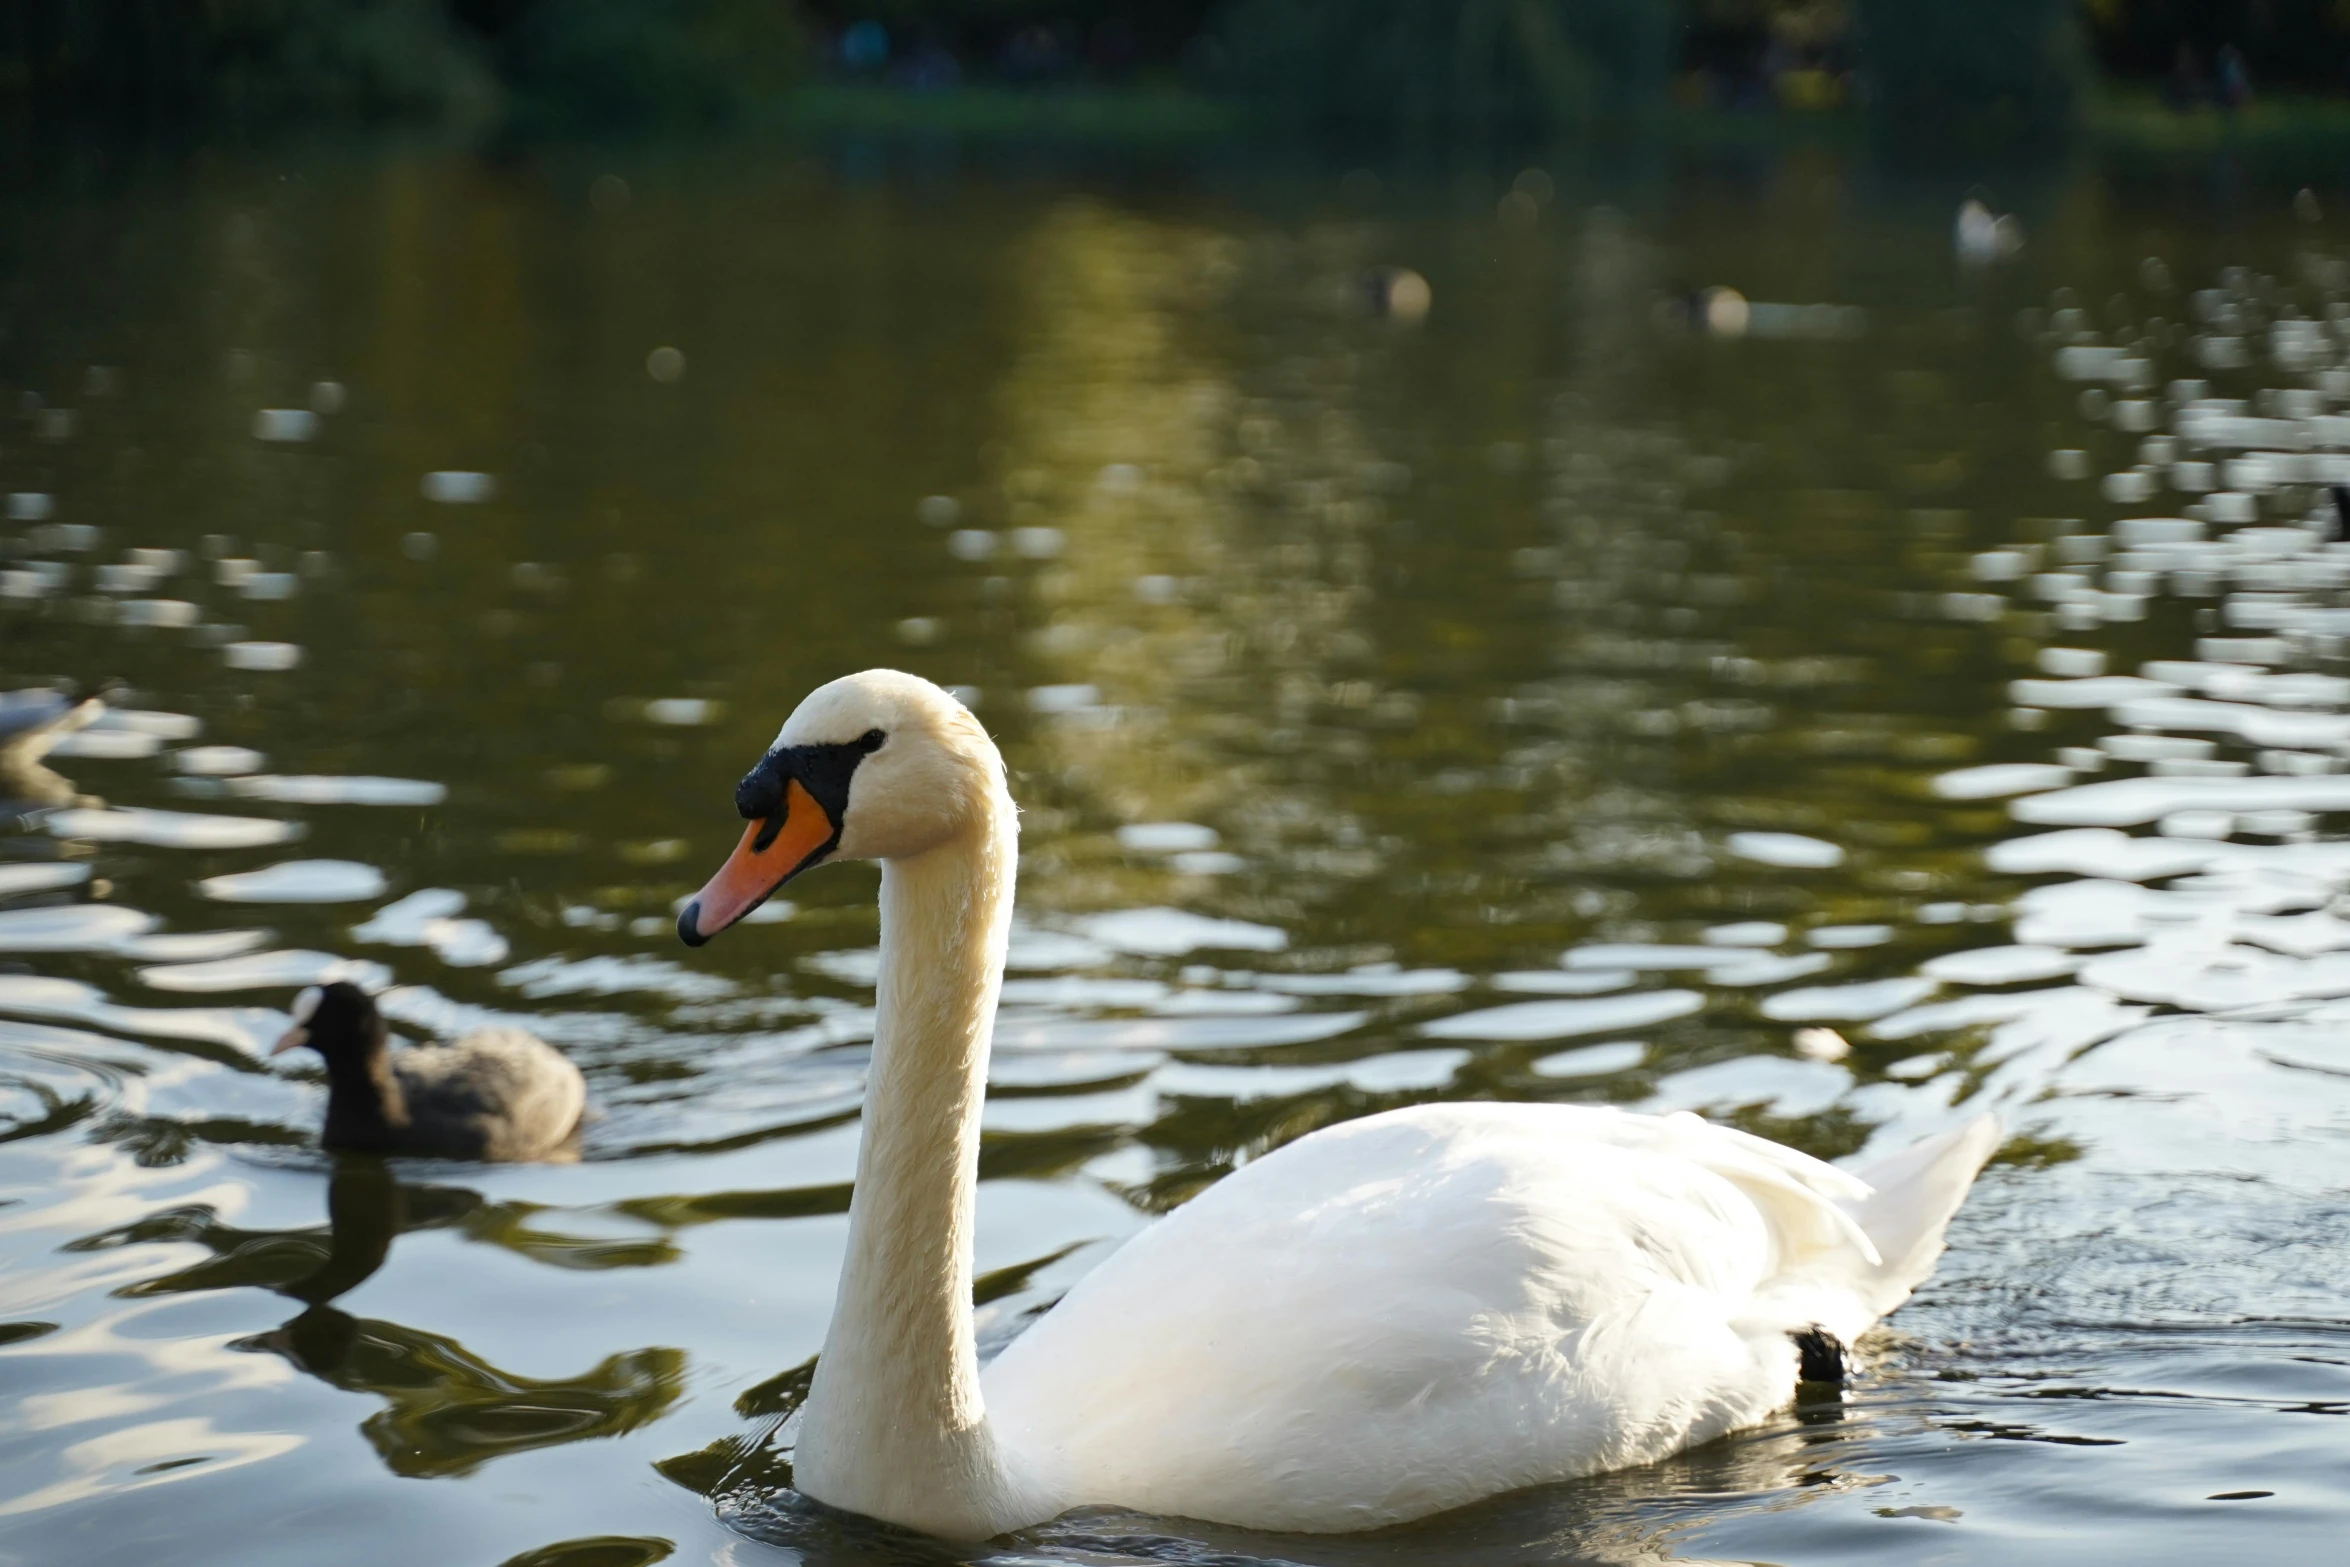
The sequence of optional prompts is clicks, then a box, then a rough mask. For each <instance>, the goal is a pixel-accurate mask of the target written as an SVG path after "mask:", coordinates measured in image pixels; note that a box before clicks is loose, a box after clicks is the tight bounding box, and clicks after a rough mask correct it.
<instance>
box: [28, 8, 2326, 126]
mask: <svg viewBox="0 0 2350 1567" xmlns="http://www.w3.org/2000/svg"><path fill="white" fill-rule="evenodd" d="M2346 63H2350V0H6V3H5V4H0V114H6V113H10V112H13V113H14V114H15V115H17V116H18V117H19V118H24V117H28V116H31V117H48V116H53V115H58V114H75V115H99V116H105V117H109V118H115V119H123V120H137V121H176V120H189V119H196V118H204V117H234V118H267V117H271V116H293V115H302V116H314V115H317V114H320V113H322V112H324V113H332V114H343V115H349V116H356V117H369V118H380V117H392V116H407V117H417V118H430V117H440V118H450V117H455V118H462V119H474V120H480V119H492V120H496V119H507V120H519V121H522V122H525V123H531V122H538V123H554V124H561V125H570V126H597V127H601V126H620V125H627V124H632V123H643V122H648V121H650V122H672V123H674V122H695V121H740V120H751V119H756V118H757V117H758V116H759V114H760V113H761V112H762V109H763V108H765V107H767V106H770V105H772V104H773V103H774V102H776V101H777V100H778V99H779V98H780V97H781V96H782V95H783V94H784V93H786V92H787V91H788V89H790V88H791V87H793V86H795V85H799V84H805V83H809V82H823V81H850V82H871V83H876V84H890V85H895V86H898V87H901V88H905V89H908V90H924V89H935V88H940V87H946V86H951V85H955V84H959V83H987V84H994V85H1002V86H1012V87H1042V86H1051V85H1056V84H1061V85H1069V84H1088V85H1094V86H1103V87H1124V86H1128V85H1133V84H1137V83H1141V84H1153V83H1160V84H1165V83H1180V84H1183V85H1186V86H1189V87H1190V88H1192V89H1194V90H1198V91H1203V92H1209V93H1214V94H1218V95H1224V96H1229V97H1233V98H1237V99H1240V100H1242V101H1245V102H1247V103H1250V104H1252V105H1254V106H1255V107H1257V108H1259V109H1260V110H1262V111H1263V112H1264V114H1265V115H1266V116H1267V117H1270V118H1273V119H1277V120H1282V121H1287V122H1291V123H1294V124H1299V125H1314V126H1322V127H1328V126H1333V125H1342V126H1352V127H1358V128H1385V129H1390V130H1397V131H1403V132H1422V131H1445V132H1453V131H1460V130H1464V129H1465V130H1471V131H1474V130H1480V129H1508V130H1536V131H1550V130H1558V129H1561V128H1570V127H1573V126H1577V125H1581V124H1586V123H1589V122H1593V121H1597V120H1604V119H1616V118H1622V117H1626V116H1638V115H1641V114H1643V113H1646V112H1648V111H1650V110H1652V109H1654V108H1657V107H1660V106H1662V105H1664V104H1667V103H1669V102H1673V101H1675V100H1676V99H1677V100H1678V101H1680V102H1681V103H1682V104H1684V105H1699V104H1702V105H1709V106H1714V107H1723V108H1731V109H1745V108H1755V107H1776V108H1782V109H1791V110H1806V109H1821V108H1833V107H1836V106H1839V105H1842V104H1845V103H1859V104H1862V105H1865V106H1866V107H1868V108H1869V109H1870V110H1871V112H1872V113H1873V114H1874V115H1875V117H1876V118H1878V119H1880V120H1882V121H1885V122H1887V123H1889V124H1893V125H1896V126H1899V125H1911V126H1916V127H1921V128H1922V127H1947V126H1949V125H1952V124H1957V123H1962V122H1963V123H1972V124H1988V125H1990V126H1992V127H1993V128H1994V129H1997V130H2002V131H2004V132H2007V133H2013V134H2019V135H2020V134H2030V133H2034V132H2038V131H2046V130H2050V129H2053V128H2057V127H2060V126H2061V125H2063V124H2064V123H2065V122H2066V121H2067V120H2068V119H2069V118H2070V116H2071V112H2072V108H2073V104H2074V102H2075V99H2076V97H2077V94H2078V91H2079V88H2080V86H2081V84H2082V83H2083V81H2084V80H2085V79H2086V78H2087V76H2088V75H2089V74H2090V73H2092V72H2095V71H2098V70H2103V71H2106V72H2108V73H2114V74H2120V75H2126V76H2135V77H2141V78H2144V79H2147V80H2149V81H2153V82H2160V83H2163V84H2164V85H2165V90H2166V92H2170V93H2171V94H2172V95H2173V97H2174V99H2175V100H2176V101H2178V102H2179V103H2180V104H2181V106H2182V107H2184V106H2188V105H2189V104H2193V103H2201V102H2204V101H2214V102H2219V103H2221V104H2222V105H2223V106H2233V105H2234V104H2235V103H2236V102H2237V101H2240V98H2241V96H2243V95H2244V94H2247V93H2248V92H2249V91H2251V90H2252V89H2253V87H2254V85H2255V84H2260V83H2265V82H2269V81H2274V82H2278V83H2290V84H2295V85H2301V86H2312V87H2314V86H2322V87H2327V88H2340V87H2344V86H2350V80H2346V79H2345V66H2346Z"/></svg>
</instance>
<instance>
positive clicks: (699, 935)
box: [677, 778, 840, 947]
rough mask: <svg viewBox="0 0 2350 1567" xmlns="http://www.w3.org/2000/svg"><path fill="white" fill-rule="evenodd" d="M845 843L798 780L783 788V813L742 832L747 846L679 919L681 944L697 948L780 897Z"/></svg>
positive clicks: (739, 846) (742, 846) (737, 849)
mask: <svg viewBox="0 0 2350 1567" xmlns="http://www.w3.org/2000/svg"><path fill="white" fill-rule="evenodd" d="M839 841H840V826H839V824H838V823H836V822H835V821H833V819H832V818H831V817H830V816H829V815H827V814H826V813H825V810H824V807H823V806H821V805H818V804H817V803H816V797H815V796H814V795H812V794H810V793H809V792H808V790H807V786H806V785H804V784H802V783H801V782H800V781H799V780H798V779H797V778H793V779H790V780H788V781H787V782H786V783H785V785H784V792H783V808H782V809H781V810H779V811H777V812H776V813H775V814H774V815H772V816H770V817H767V818H766V819H765V820H763V821H755V822H753V823H751V825H750V826H748V827H746V828H744V829H743V840H742V842H740V843H738V844H736V845H735V846H734V853H732V854H730V855H728V856H727V857H726V863H725V864H724V865H721V866H719V867H718V874H717V875H715V876H713V877H711V878H710V880H709V882H708V883H707V884H706V885H705V886H704V887H703V888H702V890H701V891H700V892H698V893H696V894H694V899H693V901H692V902H691V903H688V904H687V905H686V906H685V908H684V909H683V910H682V911H680V912H679V914H678V916H677V939H678V940H680V941H682V942H684V943H685V944H686V945H687V946H689V947H698V946H700V945H701V944H702V943H703V942H705V941H708V940H709V939H710V938H711V937H712V936H715V935H717V934H718V933H719V932H720V931H722V930H724V929H726V927H727V926H729V925H732V924H733V923H734V922H735V921H736V920H739V919H741V918H742V917H743V916H744V915H746V914H748V913H750V912H751V910H753V909H755V908H757V907H758V906H759V905H760V904H762V903H765V902H766V901H767V900H768V899H769V898H771V897H773V896H775V893H776V890H777V889H778V888H780V887H781V886H782V885H783V884H784V883H785V882H787V881H790V880H791V879H792V878H793V877H794V876H797V875H798V874H799V873H800V872H802V871H804V870H806V869H807V868H808V867H809V866H811V865H813V864H815V863H816V862H817V861H818V860H820V859H822V858H823V857H824V856H825V855H826V854H827V853H828V852H830V850H831V848H832V846H833V845H834V844H836V843H838V842H839Z"/></svg>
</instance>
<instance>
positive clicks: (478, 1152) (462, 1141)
mask: <svg viewBox="0 0 2350 1567" xmlns="http://www.w3.org/2000/svg"><path fill="white" fill-rule="evenodd" d="M303 1045H306V1046H308V1047H309V1048H310V1049H313V1050H315V1051H317V1052H318V1053H319V1055H320V1056H321V1057H322V1058H324V1060H325V1061H326V1076H327V1099H326V1131H325V1136H324V1141H325V1143H326V1146H328V1147H329V1148H339V1149H349V1150H352V1151H354V1152H359V1153H379V1154H411V1155H420V1156H426V1157H432V1158H441V1159H488V1160H529V1159H546V1158H550V1157H557V1156H560V1155H562V1154H563V1153H565V1152H567V1151H568V1150H569V1145H570V1142H571V1138H572V1134H573V1133H575V1132H576V1131H577V1130H578V1129H579V1120H580V1115H581V1113H582V1112H583V1111H584V1110H585V1109H586V1107H587V1084H586V1083H585V1081H584V1080H583V1079H582V1078H581V1077H580V1075H579V1068H577V1067H575V1066H573V1065H572V1064H571V1063H570V1062H569V1061H568V1060H566V1059H565V1058H564V1057H563V1055H562V1053H561V1052H559V1051H557V1050H555V1049H554V1048H553V1047H552V1046H550V1045H547V1044H546V1043H544V1042H543V1041H541V1040H538V1039H535V1038H533V1037H532V1036H530V1035H529V1034H526V1033H524V1032H522V1031H521V1030H520V1029H511V1028H494V1029H483V1030H481V1031H479V1032H477V1033H472V1034H468V1035H466V1036H465V1037H464V1038H462V1039H460V1040H458V1041H456V1042H455V1043H453V1044H446V1045H427V1046H424V1047H421V1048H418V1049H414V1050H403V1051H400V1052H399V1053H397V1054H394V1053H393V1051H392V1049H391V1037H390V1031H389V1030H387V1029H386V1028H385V1027H384V1022H383V1017H382V1015H381V1014H380V1013H378V1012H377V1010H376V1007H375V1002H374V1001H373V1000H372V999H370V998H369V996H368V995H367V993H366V992H365V991H363V990H361V989H359V987H358V986H356V985H349V984H341V983H338V984H333V985H326V986H322V987H316V988H315V989H313V990H306V991H304V992H303V993H302V995H301V996H300V997H299V998H298V999H297V1000H296V1001H295V1004H294V1027H293V1029H292V1030H291V1031H290V1032H289V1033H288V1034H287V1035H286V1037H285V1038H284V1039H282V1040H280V1041H279V1042H278V1049H279V1050H288V1049H292V1048H295V1047H296V1046H303Z"/></svg>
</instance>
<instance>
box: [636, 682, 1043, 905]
mask: <svg viewBox="0 0 2350 1567" xmlns="http://www.w3.org/2000/svg"><path fill="white" fill-rule="evenodd" d="M1003 790H1004V764H1003V758H1002V757H1000V756H999V755H997V754H996V748H995V742H994V741H992V740H990V739H988V737H987V731H986V730H985V729H982V728H981V727H980V726H979V720H978V719H976V718H973V717H972V716H971V710H970V709H969V708H967V707H965V706H964V705H963V704H962V703H960V702H958V701H956V700H955V699H954V698H953V697H951V696H949V695H947V693H946V692H944V691H942V690H940V689H939V688H938V687H937V686H934V685H932V684H931V683H930V682H929V681H927V680H924V679H921V678H920V677H919V676H915V675H905V674H900V673H898V671H896V670H894V669H868V670H866V671H865V672H864V673H863V674H860V675H845V676H843V677H842V678H840V679H838V680H835V681H833V682H832V683H831V684H830V685H826V686H819V687H818V688H817V689H816V690H814V691H812V692H810V693H809V695H808V697H807V699H806V700H805V701H803V702H801V703H800V705H799V707H798V709H797V710H795V711H794V712H793V713H792V715H791V717H790V718H788V719H786V720H784V725H783V729H782V731H781V732H780V733H778V734H777V735H776V737H775V743H774V744H773V745H771V746H769V747H768V748H767V754H766V755H764V756H762V757H760V758H759V761H758V765H757V766H755V767H753V768H752V769H751V770H750V771H749V772H748V773H746V774H744V775H743V781H742V782H741V783H739V784H737V785H736V786H735V790H734V808H735V810H736V812H737V813H738V814H740V815H741V816H742V817H743V819H744V820H745V821H747V822H749V823H750V825H749V826H748V827H746V828H745V829H744V830H743V836H742V842H740V843H738V844H737V845H735V850H734V853H733V854H732V855H731V856H729V857H728V859H727V861H726V863H725V864H724V865H722V866H720V867H719V868H718V874H717V875H715V876H713V877H711V878H710V881H709V884H708V885H707V886H705V887H703V888H702V890H701V891H700V892H699V893H697V894H696V895H695V896H694V899H693V901H692V902H690V903H688V904H687V905H686V906H685V909H684V911H683V912H682V913H680V914H679V915H678V916H677V934H678V938H679V939H680V940H682V941H683V942H684V943H685V944H686V945H687V946H689V947H698V946H700V945H701V944H702V943H703V942H705V941H708V940H709V939H710V938H711V937H712V936H715V935H717V934H718V933H719V932H720V931H722V930H724V929H726V927H727V926H729V925H732V924H733V923H734V922H735V921H736V920H739V919H741V918H742V917H743V916H744V915H746V914H748V913H750V912H751V910H753V909H755V908H757V907H758V906H759V905H760V904H762V903H764V902H766V901H767V900H768V899H769V898H771V897H773V896H774V895H775V892H776V890H777V889H778V888H780V887H781V886H782V885H783V884H784V883H785V882H787V881H790V880H791V879H792V878H793V877H794V876H797V875H798V874H799V873H800V872H802V871H804V870H806V869H807V868H808V867H810V866H811V865H816V864H820V863H821V862H823V861H825V860H894V859H903V858H906V857H908V856H911V855H916V854H921V853H924V852H926V851H928V850H930V849H935V848H937V847H938V846H939V845H941V844H943V843H946V842H948V841H949V840H950V839H953V838H956V837H959V836H961V835H963V834H965V833H969V832H972V831H974V830H976V829H978V828H980V827H981V826H982V825H983V824H985V823H986V822H987V821H989V820H990V818H991V813H992V812H993V811H994V810H995V809H996V807H997V805H998V802H999V801H1000V800H1001V799H1002V798H1003Z"/></svg>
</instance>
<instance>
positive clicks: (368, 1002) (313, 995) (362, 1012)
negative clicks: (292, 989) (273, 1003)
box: [270, 980, 384, 1066]
mask: <svg viewBox="0 0 2350 1567" xmlns="http://www.w3.org/2000/svg"><path fill="white" fill-rule="evenodd" d="M293 1010H294V1026H293V1027H292V1028H289V1029H287V1030H286V1031H285V1034H284V1036H283V1037H282V1038H280V1039H279V1040H278V1042H277V1048H276V1049H274V1050H272V1051H270V1054H271V1055H273V1056H275V1055H283V1054H285V1052H287V1051H289V1050H292V1049H295V1048H297V1047H299V1046H303V1045H307V1046H309V1047H310V1048H311V1049H312V1050H315V1051H317V1052H318V1053H319V1054H320V1055H322V1056H324V1057H326V1059H327V1063H328V1064H329V1065H330V1066H331V1065H333V1064H334V1063H336V1062H339V1061H364V1060H366V1059H367V1058H368V1057H369V1056H370V1055H373V1054H374V1053H375V1052H376V1051H378V1050H380V1049H382V1048H383V1046H384V1020H383V1014H382V1013H380V1012H378V1011H376V1009H375V1001H374V998H372V997H371V996H369V995H368V994H367V992H366V991H364V990H361V989H360V988H359V987H358V986H357V985H353V984H350V983H347V982H345V981H343V980H337V981H335V983H333V984H331V985H312V986H311V987H310V988H309V989H308V990H305V991H303V992H302V993H301V994H300V995H298V996H296V997H295V998H294V1009H293Z"/></svg>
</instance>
